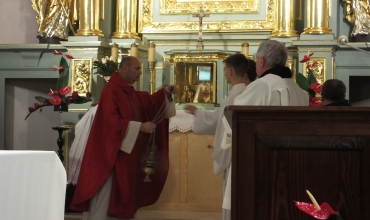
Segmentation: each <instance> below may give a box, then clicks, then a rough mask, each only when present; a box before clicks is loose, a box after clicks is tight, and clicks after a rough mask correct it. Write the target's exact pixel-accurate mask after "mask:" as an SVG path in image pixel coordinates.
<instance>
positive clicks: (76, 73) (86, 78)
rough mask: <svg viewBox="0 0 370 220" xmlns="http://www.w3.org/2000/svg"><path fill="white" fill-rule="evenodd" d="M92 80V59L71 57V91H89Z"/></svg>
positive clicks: (83, 92)
mask: <svg viewBox="0 0 370 220" xmlns="http://www.w3.org/2000/svg"><path fill="white" fill-rule="evenodd" d="M91 82H92V59H91V58H90V59H73V60H72V78H71V87H72V91H77V92H78V93H79V94H80V95H86V93H87V92H91Z"/></svg>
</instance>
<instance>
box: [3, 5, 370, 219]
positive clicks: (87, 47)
mask: <svg viewBox="0 0 370 220" xmlns="http://www.w3.org/2000/svg"><path fill="white" fill-rule="evenodd" d="M50 2H53V1H51V0H31V1H24V0H12V1H1V2H0V8H1V11H2V13H0V18H1V21H3V22H2V23H1V26H0V27H1V30H2V36H1V37H0V88H3V89H1V90H0V97H1V99H0V100H1V102H0V115H1V117H0V150H16V151H23V150H27V151H58V150H59V149H62V150H63V154H64V161H63V165H64V167H65V169H66V173H68V162H69V161H68V160H69V159H68V153H69V150H70V147H71V144H72V142H73V139H74V128H75V125H76V123H77V122H78V121H79V120H80V119H81V117H82V116H83V115H84V114H85V113H86V111H87V110H88V109H89V107H90V105H91V104H92V102H94V101H96V100H99V97H100V92H101V91H102V89H103V88H104V86H105V84H106V83H107V81H106V79H104V77H101V76H99V75H98V74H95V73H96V71H97V69H95V68H93V62H94V61H95V60H101V59H102V58H105V57H111V56H112V57H116V58H117V61H118V62H119V61H120V60H121V58H122V57H123V56H128V55H130V56H135V57H137V58H138V59H139V60H140V61H141V62H142V72H143V73H142V75H141V77H140V79H139V81H137V82H136V83H135V85H134V86H135V89H136V90H143V91H148V92H150V93H153V92H154V91H156V90H158V89H160V88H162V87H164V86H167V85H171V84H175V85H177V86H178V87H179V93H178V94H177V95H175V97H174V100H175V102H176V116H174V117H173V118H171V119H170V125H169V132H170V133H169V134H170V135H169V146H170V170H169V175H168V178H167V182H166V185H165V188H164V190H163V192H162V194H161V196H160V198H159V200H158V202H157V203H155V204H154V205H152V206H149V207H145V208H142V209H140V210H139V212H138V216H137V217H138V219H203V220H205V219H221V211H222V208H221V206H222V197H223V190H222V189H223V179H222V175H221V176H214V175H213V171H212V170H213V159H212V153H213V150H212V148H213V147H212V144H213V139H214V137H213V136H212V135H196V134H194V133H193V132H192V129H193V127H192V120H193V116H192V115H190V114H187V113H186V112H185V111H184V110H183V108H184V105H186V104H189V103H191V104H193V105H195V106H197V107H198V108H199V109H202V110H206V111H211V110H214V109H216V108H218V107H219V104H220V102H221V100H222V99H223V98H224V97H225V96H226V95H227V93H228V91H229V89H230V88H229V85H228V84H227V82H226V80H225V79H224V75H223V74H224V72H223V68H224V64H223V60H224V59H225V58H226V57H228V56H229V55H231V54H235V53H242V54H244V55H246V56H247V57H248V58H251V59H254V58H255V53H256V51H257V49H258V46H259V44H260V43H261V42H262V41H265V40H269V39H273V40H277V41H281V42H283V43H284V44H285V46H286V48H287V50H288V60H287V64H286V66H287V67H289V68H290V69H291V71H292V73H293V78H295V76H296V74H297V73H302V74H303V75H307V68H306V66H305V65H306V64H302V63H300V62H299V61H300V60H302V59H303V57H304V56H305V55H307V54H309V53H311V52H313V53H314V54H313V56H312V57H311V59H312V61H313V62H317V64H318V65H317V66H316V67H317V68H316V69H315V70H314V75H315V77H316V79H317V81H318V82H319V83H323V82H325V81H326V80H328V79H340V80H341V81H343V82H344V84H345V85H346V87H347V94H346V99H348V100H349V102H350V103H351V104H352V105H353V106H364V107H366V106H370V101H369V100H370V73H369V67H370V55H369V42H370V35H369V34H370V25H369V23H370V13H369V12H368V9H367V8H368V7H370V6H369V3H364V4H366V6H363V5H361V4H360V3H359V2H363V1H360V0H348V1H333V0H307V1H303V0H231V1H225V0H207V1H199V0H112V1H111V0H75V1H73V0H59V1H55V2H57V3H56V5H57V6H58V7H57V6H50V4H51V3H50ZM42 6H43V7H44V6H47V7H49V8H47V9H46V11H47V10H49V11H47V12H46V14H45V11H43V10H42ZM53 7H54V8H53ZM364 8H366V9H364ZM44 10H45V9H44ZM52 10H55V11H52ZM48 13H49V14H48ZM58 13H59V15H56V14H58ZM50 14H53V16H54V17H47V16H49V15H50ZM43 17H44V19H42V18H43ZM51 19H54V20H53V21H51ZM361 19H362V20H361ZM46 32H50V33H47V34H45V33H46ZM56 36H57V37H56ZM55 51H59V52H61V53H62V54H63V56H65V54H70V55H72V56H73V59H70V60H67V62H68V63H67V64H66V65H64V67H65V69H67V71H68V72H69V76H68V77H69V78H68V85H69V86H71V87H72V90H73V91H79V93H82V94H85V95H86V94H87V93H88V92H89V93H91V94H92V100H93V101H90V102H86V103H82V104H74V103H71V104H69V105H68V111H66V112H64V111H63V112H62V111H60V112H59V111H55V110H54V109H52V108H48V107H46V108H43V109H42V111H35V112H34V113H32V114H31V115H30V116H29V117H28V118H27V119H26V120H25V117H26V116H27V114H28V113H29V107H30V106H33V105H34V103H35V102H36V100H35V98H34V97H36V96H46V95H47V93H48V92H50V90H53V89H54V88H55V86H56V84H57V80H58V78H59V77H60V74H59V73H60V71H59V69H58V67H59V66H61V56H57V55H55ZM55 126H64V127H66V129H65V130H64V131H62V132H59V133H58V131H56V130H55V129H54V130H53V129H52V127H55ZM60 137H62V139H63V141H64V145H63V146H60V147H59V146H58V145H57V139H58V138H60ZM58 140H59V139H58ZM0 204H1V203H0ZM0 207H1V206H0ZM0 218H1V217H0ZM65 219H68V220H72V219H82V218H81V215H79V213H67V214H66V216H65ZM246 219H247V218H246ZM276 219H277V218H276ZM296 219H298V218H296ZM302 219H306V218H302ZM307 219H308V218H307ZM35 220H36V219H35Z"/></svg>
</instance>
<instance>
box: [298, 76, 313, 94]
mask: <svg viewBox="0 0 370 220" xmlns="http://www.w3.org/2000/svg"><path fill="white" fill-rule="evenodd" d="M296 82H297V84H298V86H299V87H301V89H303V90H304V91H306V92H308V89H309V88H310V87H309V85H308V82H307V78H306V77H305V76H304V75H303V74H302V73H297V75H296Z"/></svg>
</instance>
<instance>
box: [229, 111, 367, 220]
mask: <svg viewBox="0 0 370 220" xmlns="http://www.w3.org/2000/svg"><path fill="white" fill-rule="evenodd" d="M369 113H370V108H355V107H323V108H313V107H266V106H265V107H251V106H248V107H247V106H231V107H229V109H228V110H227V111H226V112H225V115H226V117H227V118H228V120H229V123H230V122H232V130H233V139H232V146H233V154H232V202H231V207H232V219H234V220H240V219H270V220H272V219H276V220H277V219H285V220H303V219H307V220H309V219H313V218H312V217H311V216H309V215H308V214H306V213H304V212H302V211H300V210H299V209H298V208H297V207H296V206H295V204H294V201H301V202H307V203H311V201H310V199H309V197H308V195H307V194H306V190H309V191H310V192H311V193H312V194H313V195H314V196H315V198H316V200H317V201H318V203H319V204H321V203H323V202H327V203H328V204H329V205H330V206H331V207H332V208H333V209H334V210H336V211H338V212H339V213H340V215H341V216H342V218H343V219H351V220H356V219H367V218H368V216H369V215H370V213H369V209H368V207H370V190H369V189H370V160H369V158H370V137H369V136H370V114H369ZM329 219H335V217H333V216H332V217H331V218H329Z"/></svg>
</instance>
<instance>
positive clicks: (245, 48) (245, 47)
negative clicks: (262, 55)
mask: <svg viewBox="0 0 370 220" xmlns="http://www.w3.org/2000/svg"><path fill="white" fill-rule="evenodd" d="M242 54H244V56H245V57H247V58H248V56H249V44H248V43H247V42H244V43H242Z"/></svg>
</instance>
